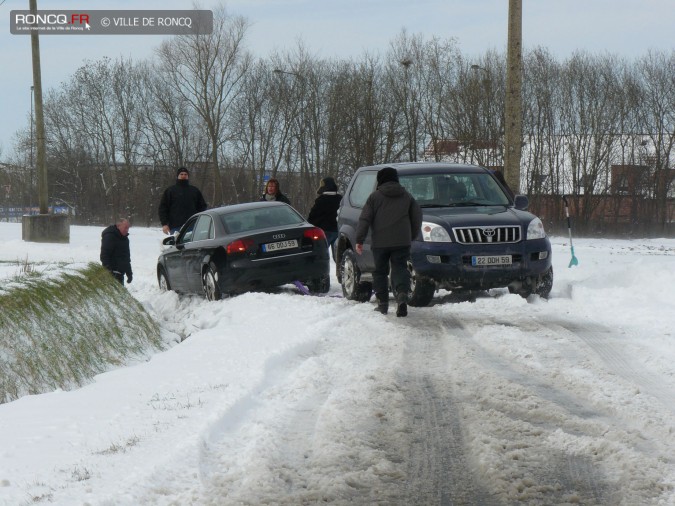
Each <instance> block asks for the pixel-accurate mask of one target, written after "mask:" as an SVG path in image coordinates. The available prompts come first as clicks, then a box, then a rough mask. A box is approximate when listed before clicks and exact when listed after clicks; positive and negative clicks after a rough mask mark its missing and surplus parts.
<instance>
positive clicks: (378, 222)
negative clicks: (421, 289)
mask: <svg viewBox="0 0 675 506" xmlns="http://www.w3.org/2000/svg"><path fill="white" fill-rule="evenodd" d="M421 227H422V209H421V208H420V206H419V204H418V203H417V201H416V200H415V199H414V198H413V196H412V195H410V193H408V192H407V191H406V189H405V188H403V186H401V184H400V183H399V182H398V172H396V169H394V168H393V167H385V168H384V169H381V170H380V171H378V173H377V188H376V189H375V191H374V192H373V193H371V194H370V196H369V197H368V200H366V203H365V205H364V206H363V210H362V211H361V215H360V216H359V224H358V226H357V229H356V252H357V253H358V254H359V255H360V254H361V253H362V252H363V241H364V240H365V238H366V235H367V234H368V229H371V230H372V240H371V247H372V251H373V258H374V260H375V270H374V271H373V289H374V291H375V296H376V297H377V308H375V310H376V311H379V312H380V313H382V314H387V311H388V310H389V283H388V282H387V281H388V276H389V265H390V264H391V285H392V287H393V288H394V289H395V291H396V304H397V307H396V316H407V315H408V293H409V292H410V272H409V271H408V261H409V260H410V244H411V243H412V241H413V239H415V237H417V235H418V234H419V233H420V229H421Z"/></svg>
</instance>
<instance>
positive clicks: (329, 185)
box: [316, 176, 338, 195]
mask: <svg viewBox="0 0 675 506" xmlns="http://www.w3.org/2000/svg"><path fill="white" fill-rule="evenodd" d="M337 189H338V188H337V184H335V179H333V178H332V177H330V176H329V177H324V178H323V179H322V180H321V184H320V185H319V189H318V190H317V191H316V193H318V194H319V195H321V194H322V193H323V192H336V191H337Z"/></svg>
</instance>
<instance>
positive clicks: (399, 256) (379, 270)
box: [373, 246, 410, 302]
mask: <svg viewBox="0 0 675 506" xmlns="http://www.w3.org/2000/svg"><path fill="white" fill-rule="evenodd" d="M373 259H374V260H375V270H374V271H373V291H374V292H375V296H376V297H377V300H379V301H381V302H386V301H388V300H389V283H388V280H387V277H388V276H389V265H390V264H391V286H392V287H394V290H396V293H397V294H399V297H402V298H404V300H397V302H408V292H409V291H410V271H408V260H410V246H405V247H403V248H400V247H396V248H373Z"/></svg>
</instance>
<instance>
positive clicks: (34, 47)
mask: <svg viewBox="0 0 675 506" xmlns="http://www.w3.org/2000/svg"><path fill="white" fill-rule="evenodd" d="M29 4H30V12H31V14H33V15H37V0H29ZM30 45H31V52H32V56H33V88H34V89H35V136H36V140H37V169H38V200H39V204H40V214H47V213H48V212H49V200H48V197H47V164H46V163H45V119H44V112H43V109H42V74H41V71H40V39H39V38H38V32H37V30H31V32H30Z"/></svg>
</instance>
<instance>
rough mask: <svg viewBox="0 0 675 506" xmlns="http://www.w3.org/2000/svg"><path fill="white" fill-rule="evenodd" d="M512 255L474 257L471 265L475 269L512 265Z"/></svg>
mask: <svg viewBox="0 0 675 506" xmlns="http://www.w3.org/2000/svg"><path fill="white" fill-rule="evenodd" d="M511 263H512V262H511V255H492V256H473V257H471V265H473V266H474V267H487V266H490V265H511Z"/></svg>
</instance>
